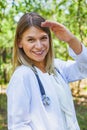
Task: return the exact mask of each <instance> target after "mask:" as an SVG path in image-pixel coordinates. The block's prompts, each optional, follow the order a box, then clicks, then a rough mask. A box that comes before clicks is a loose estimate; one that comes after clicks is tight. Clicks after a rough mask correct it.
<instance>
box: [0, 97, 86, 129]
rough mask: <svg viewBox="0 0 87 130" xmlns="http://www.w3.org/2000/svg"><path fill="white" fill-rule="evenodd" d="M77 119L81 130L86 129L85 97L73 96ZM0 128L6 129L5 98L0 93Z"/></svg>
mask: <svg viewBox="0 0 87 130" xmlns="http://www.w3.org/2000/svg"><path fill="white" fill-rule="evenodd" d="M74 102H75V108H76V114H77V119H78V122H79V125H80V128H81V130H87V97H84V100H83V96H82V97H80V96H78V97H76V98H74ZM0 130H7V99H6V95H5V94H0Z"/></svg>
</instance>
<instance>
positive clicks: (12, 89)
mask: <svg viewBox="0 0 87 130" xmlns="http://www.w3.org/2000/svg"><path fill="white" fill-rule="evenodd" d="M70 53H71V54H72V55H73V58H74V59H75V60H76V61H67V62H65V61H61V60H58V59H55V66H56V67H57V68H58V70H59V72H60V73H61V75H62V80H64V83H65V86H66V87H65V89H66V93H67V94H68V97H69V99H70V100H69V101H70V104H69V105H70V107H71V109H72V113H73V121H74V122H75V123H76V124H75V126H76V130H79V126H78V123H77V119H76V114H75V110H74V105H73V99H72V96H71V91H70V88H69V87H68V83H69V82H72V81H75V80H79V79H82V78H86V77H87V48H85V47H84V46H83V51H82V53H81V54H79V55H76V54H75V53H74V52H73V51H72V50H70ZM36 69H37V72H38V75H39V77H40V80H41V82H42V84H43V86H44V89H45V91H46V94H47V96H48V97H49V98H50V100H51V104H50V105H49V106H47V107H45V106H44V105H43V103H42V99H41V93H40V89H39V85H38V82H37V79H36V76H35V74H34V72H33V71H32V70H31V69H30V68H29V67H27V66H24V65H22V66H20V67H18V68H17V69H16V71H15V72H14V74H13V75H12V77H11V80H10V82H9V85H8V88H7V97H8V129H9V130H68V128H67V123H66V119H65V114H64V112H63V111H62V110H61V107H60V106H61V105H60V102H59V99H58V93H57V91H56V88H55V86H56V85H57V83H56V82H55V79H54V76H53V75H49V74H48V73H43V72H41V71H40V70H39V69H38V68H36ZM59 85H61V83H59Z"/></svg>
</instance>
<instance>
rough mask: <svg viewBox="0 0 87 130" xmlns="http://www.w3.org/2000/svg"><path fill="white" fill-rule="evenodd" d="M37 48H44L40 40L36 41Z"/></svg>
mask: <svg viewBox="0 0 87 130" xmlns="http://www.w3.org/2000/svg"><path fill="white" fill-rule="evenodd" d="M35 48H36V49H41V48H42V44H41V41H40V40H38V41H36V44H35Z"/></svg>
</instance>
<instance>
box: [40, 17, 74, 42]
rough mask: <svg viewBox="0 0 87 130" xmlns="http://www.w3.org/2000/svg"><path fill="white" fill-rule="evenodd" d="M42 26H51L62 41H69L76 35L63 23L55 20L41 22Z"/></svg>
mask: <svg viewBox="0 0 87 130" xmlns="http://www.w3.org/2000/svg"><path fill="white" fill-rule="evenodd" d="M41 26H42V27H49V28H50V29H51V30H52V31H53V32H54V34H55V35H56V37H57V38H58V39H60V40H62V41H65V42H69V41H70V40H71V39H72V38H73V37H74V35H73V34H72V33H71V32H70V31H69V30H68V29H67V28H66V27H65V26H64V25H62V24H60V23H58V22H54V21H49V20H46V21H45V22H42V23H41Z"/></svg>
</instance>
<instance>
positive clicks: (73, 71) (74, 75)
mask: <svg viewBox="0 0 87 130" xmlns="http://www.w3.org/2000/svg"><path fill="white" fill-rule="evenodd" d="M69 55H70V56H71V57H72V58H73V59H74V61H73V60H68V61H61V60H60V61H59V62H58V63H57V64H56V66H57V67H58V68H59V71H60V73H61V75H62V76H63V78H64V79H65V80H67V82H73V81H77V80H80V79H83V78H87V48H86V47H85V46H84V45H82V52H81V53H80V54H79V55H76V54H75V53H74V51H73V50H72V49H71V48H69Z"/></svg>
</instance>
